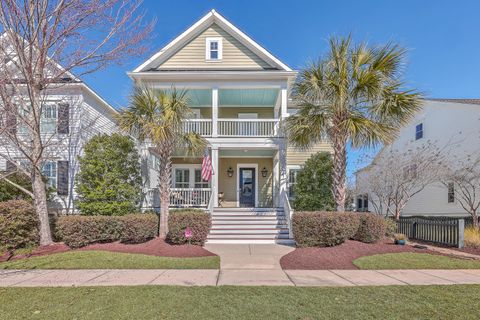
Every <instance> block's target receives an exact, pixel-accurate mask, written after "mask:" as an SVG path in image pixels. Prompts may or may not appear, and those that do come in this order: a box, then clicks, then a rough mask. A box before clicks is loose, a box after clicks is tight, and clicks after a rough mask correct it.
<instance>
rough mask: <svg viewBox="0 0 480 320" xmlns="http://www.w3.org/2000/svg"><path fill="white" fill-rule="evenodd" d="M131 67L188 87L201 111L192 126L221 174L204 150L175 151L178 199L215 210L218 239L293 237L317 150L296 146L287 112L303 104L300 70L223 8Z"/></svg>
mask: <svg viewBox="0 0 480 320" xmlns="http://www.w3.org/2000/svg"><path fill="white" fill-rule="evenodd" d="M128 75H129V76H130V77H131V79H133V81H134V82H135V83H137V84H140V83H147V84H148V85H150V86H153V87H156V88H163V89H170V88H171V87H172V86H175V87H176V88H177V89H186V90H187V92H188V95H189V100H190V107H191V108H192V109H193V114H194V118H192V119H189V120H187V121H185V124H184V129H185V130H187V131H193V132H197V133H199V134H201V135H203V136H204V137H205V138H206V139H207V140H208V142H209V148H210V152H211V160H212V167H213V175H212V179H211V181H203V180H202V178H201V165H202V159H201V158H186V157H184V156H183V155H181V154H178V155H177V157H175V158H174V159H173V170H172V189H171V190H172V192H171V197H170V206H171V207H201V208H206V209H208V210H209V211H210V212H211V213H212V217H213V226H212V230H211V234H210V236H209V241H210V242H251V241H257V242H258V241H260V242H271V241H284V240H285V241H287V240H288V239H289V238H290V236H289V218H290V214H291V208H290V203H289V198H290V199H291V197H292V196H294V185H295V179H296V172H297V171H298V170H299V169H300V168H301V166H302V164H303V163H304V162H305V161H306V160H307V159H308V158H309V157H310V155H311V154H312V153H315V152H318V151H322V150H324V151H330V152H331V146H330V144H328V143H324V144H319V145H317V146H315V147H314V148H312V149H311V150H309V151H308V152H305V151H297V150H294V149H292V148H289V147H288V143H287V140H288V139H287V137H286V135H285V132H284V130H282V125H281V124H282V120H284V119H285V118H287V117H288V116H289V115H290V114H291V113H293V112H295V107H294V106H293V104H292V102H291V101H290V99H289V93H290V89H291V86H292V84H293V82H294V81H295V78H296V75H297V72H296V71H295V70H292V69H291V68H290V67H289V66H287V65H286V64H285V63H283V62H282V61H280V60H279V59H278V58H276V57H275V56H274V55H272V54H271V53H270V52H268V51H267V50H266V49H265V48H263V47H262V46H260V45H259V44H258V43H256V42H255V41H254V40H252V39H251V38H250V37H249V36H247V35H246V34H245V33H243V32H242V31H240V30H239V29H238V28H236V27H235V26H234V25H233V24H232V23H230V22H229V21H227V20H226V19H225V18H224V17H223V16H221V15H220V14H219V13H217V12H216V11H215V10H212V11H210V12H209V13H208V14H207V15H205V16H204V17H203V18H201V19H200V20H199V21H198V22H196V23H195V24H194V25H192V26H191V27H190V28H189V29H187V30H186V31H185V32H183V33H182V34H181V35H179V36H178V37H177V38H175V39H174V40H173V41H172V42H170V43H169V44H167V45H166V46H165V47H164V48H163V49H161V50H160V51H159V52H157V53H156V54H155V55H153V56H152V57H151V58H150V59H148V60H147V61H145V62H144V63H143V64H142V65H140V66H139V67H138V68H136V69H135V70H134V71H132V72H129V73H128ZM147 158H148V159H149V161H146V162H147V163H148V168H147V169H146V170H148V174H147V176H148V178H147V179H146V181H145V188H146V190H145V191H146V194H147V197H146V199H145V203H146V204H145V206H146V207H154V208H155V207H158V205H159V201H158V194H157V193H158V191H157V186H158V182H157V173H156V172H155V161H156V160H155V156H154V155H153V154H150V155H148V156H147Z"/></svg>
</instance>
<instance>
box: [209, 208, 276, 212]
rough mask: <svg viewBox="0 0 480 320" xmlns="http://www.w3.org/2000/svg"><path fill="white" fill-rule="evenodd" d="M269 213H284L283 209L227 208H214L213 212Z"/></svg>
mask: <svg viewBox="0 0 480 320" xmlns="http://www.w3.org/2000/svg"><path fill="white" fill-rule="evenodd" d="M231 211H238V212H268V211H282V212H283V208H226V207H216V208H213V212H231Z"/></svg>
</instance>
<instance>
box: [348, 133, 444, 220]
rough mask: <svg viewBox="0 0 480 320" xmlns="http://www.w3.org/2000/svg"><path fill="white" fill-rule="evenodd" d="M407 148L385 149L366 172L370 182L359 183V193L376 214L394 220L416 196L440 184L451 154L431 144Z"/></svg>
mask: <svg viewBox="0 0 480 320" xmlns="http://www.w3.org/2000/svg"><path fill="white" fill-rule="evenodd" d="M404 149H406V148H401V149H392V148H386V149H384V150H383V151H382V154H381V156H380V157H378V158H377V159H376V161H375V160H374V161H373V162H372V164H371V165H370V167H369V168H368V169H367V170H369V174H368V181H361V182H360V181H359V182H360V183H357V184H358V185H361V190H358V191H359V192H360V191H361V192H362V193H366V194H368V195H369V198H368V201H369V203H370V204H372V206H373V209H374V211H375V212H377V213H380V214H382V213H383V214H385V215H390V216H393V217H394V218H395V219H399V218H400V215H401V213H402V210H403V209H404V208H405V206H406V205H407V203H408V201H409V200H410V199H411V198H412V197H413V196H415V195H416V194H418V193H420V192H421V191H423V190H424V189H425V188H426V187H427V186H429V185H431V184H432V183H434V182H437V181H439V179H440V176H441V174H442V172H443V170H444V167H445V159H446V156H447V153H448V152H447V150H448V149H447V147H443V148H439V147H438V146H437V145H436V143H434V142H431V141H427V142H426V143H424V144H422V145H420V146H418V147H416V148H413V149H407V150H404ZM357 178H359V177H358V176H357ZM359 179H361V178H359Z"/></svg>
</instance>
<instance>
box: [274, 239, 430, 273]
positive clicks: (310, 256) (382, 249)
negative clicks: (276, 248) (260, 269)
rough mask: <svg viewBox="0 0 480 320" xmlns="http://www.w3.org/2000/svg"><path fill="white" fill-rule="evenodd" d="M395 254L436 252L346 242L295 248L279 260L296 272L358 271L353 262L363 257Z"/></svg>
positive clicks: (383, 244) (392, 245) (408, 247)
mask: <svg viewBox="0 0 480 320" xmlns="http://www.w3.org/2000/svg"><path fill="white" fill-rule="evenodd" d="M397 252H418V253H431V254H438V253H436V252H433V251H430V250H425V249H417V248H413V247H411V246H408V245H406V246H398V245H395V244H393V242H391V241H386V242H379V243H362V242H359V241H352V240H347V241H345V243H343V244H341V245H339V246H336V247H327V248H297V249H295V251H292V252H290V253H289V254H287V255H285V256H283V257H282V258H281V259H280V264H281V266H282V269H297V270H328V269H346V270H351V269H358V268H357V266H355V265H354V264H353V261H354V260H355V259H357V258H360V257H363V256H370V255H374V254H381V253H397Z"/></svg>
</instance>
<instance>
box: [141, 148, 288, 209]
mask: <svg viewBox="0 0 480 320" xmlns="http://www.w3.org/2000/svg"><path fill="white" fill-rule="evenodd" d="M211 157H212V167H213V175H212V178H211V180H210V181H205V180H203V179H202V178H201V170H202V158H183V157H175V158H173V161H172V162H173V163H172V185H171V194H170V205H169V206H170V207H171V208H205V209H209V210H212V209H213V208H214V207H225V208H239V207H243V208H245V207H246V208H273V207H283V203H282V202H281V193H282V191H284V190H285V187H286V184H285V181H286V177H283V176H284V175H285V170H281V167H283V168H284V167H285V166H284V165H283V166H282V165H281V161H280V160H281V152H280V151H279V150H278V149H274V148H270V149H247V150H244V149H238V148H236V149H235V148H221V149H220V148H212V149H211ZM282 177H283V178H282ZM146 198H147V199H149V201H148V202H149V203H150V206H151V207H152V208H153V209H156V208H159V207H160V201H159V194H158V189H156V188H154V189H150V190H148V192H147V195H146Z"/></svg>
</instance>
